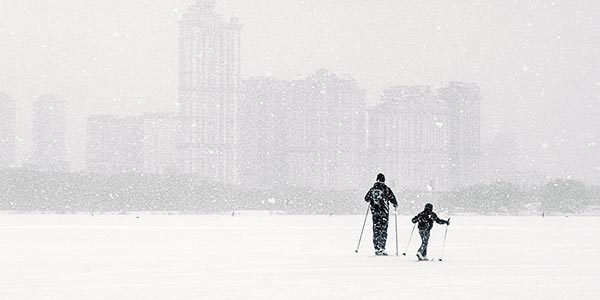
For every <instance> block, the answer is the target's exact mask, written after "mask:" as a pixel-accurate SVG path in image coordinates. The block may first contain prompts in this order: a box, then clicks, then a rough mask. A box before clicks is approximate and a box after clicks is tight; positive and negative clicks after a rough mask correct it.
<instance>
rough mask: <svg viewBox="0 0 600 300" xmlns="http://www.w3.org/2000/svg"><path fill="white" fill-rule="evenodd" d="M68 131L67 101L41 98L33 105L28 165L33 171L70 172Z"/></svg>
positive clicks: (46, 97) (44, 96) (53, 97)
mask: <svg viewBox="0 0 600 300" xmlns="http://www.w3.org/2000/svg"><path fill="white" fill-rule="evenodd" d="M65 127H66V105H65V101H64V100H63V99H60V98H59V97H57V96H55V95H42V96H40V97H39V98H38V99H37V100H36V101H35V102H34V104H33V156H32V157H31V159H30V160H29V162H28V165H29V166H30V167H31V168H33V169H36V170H40V171H48V172H68V171H69V169H70V167H69V162H68V160H67V149H66V142H65V139H66V138H65Z"/></svg>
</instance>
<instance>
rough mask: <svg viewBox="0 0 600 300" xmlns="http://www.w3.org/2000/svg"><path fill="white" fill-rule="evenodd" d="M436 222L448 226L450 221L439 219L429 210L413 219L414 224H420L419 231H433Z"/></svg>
mask: <svg viewBox="0 0 600 300" xmlns="http://www.w3.org/2000/svg"><path fill="white" fill-rule="evenodd" d="M434 221H435V222H436V223H438V224H448V221H446V220H442V219H440V218H438V216H437V214H436V213H434V212H433V211H431V210H428V209H426V210H424V211H422V212H420V213H419V214H418V215H416V216H415V217H414V218H412V222H413V223H417V222H419V225H418V227H419V230H431V228H433V222H434Z"/></svg>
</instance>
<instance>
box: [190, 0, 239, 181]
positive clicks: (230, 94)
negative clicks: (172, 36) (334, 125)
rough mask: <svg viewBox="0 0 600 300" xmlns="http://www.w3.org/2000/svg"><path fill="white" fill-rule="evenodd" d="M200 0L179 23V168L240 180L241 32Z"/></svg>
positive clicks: (211, 0) (211, 1)
mask: <svg viewBox="0 0 600 300" xmlns="http://www.w3.org/2000/svg"><path fill="white" fill-rule="evenodd" d="M214 6H215V0H198V1H196V4H195V5H193V6H191V7H190V9H189V11H188V12H187V13H186V14H185V15H183V17H182V18H181V21H180V22H179V117H180V120H181V129H182V130H181V133H182V134H181V140H180V142H179V155H178V167H179V169H180V171H182V172H184V173H192V174H194V175H196V176H199V177H202V178H205V179H208V180H213V181H218V182H226V183H238V182H239V174H238V173H239V123H238V114H239V112H238V110H239V106H238V105H239V96H240V95H239V93H240V83H241V82H240V31H241V25H240V24H239V23H238V21H237V19H235V18H234V19H231V20H230V21H229V22H225V21H223V20H222V18H221V16H220V15H218V14H216V13H215V9H214Z"/></svg>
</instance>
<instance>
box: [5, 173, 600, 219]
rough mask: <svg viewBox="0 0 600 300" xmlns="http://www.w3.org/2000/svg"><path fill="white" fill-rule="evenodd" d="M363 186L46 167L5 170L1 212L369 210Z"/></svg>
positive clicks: (418, 201) (415, 203)
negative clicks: (242, 182) (227, 181)
mask: <svg viewBox="0 0 600 300" xmlns="http://www.w3.org/2000/svg"><path fill="white" fill-rule="evenodd" d="M369 187H370V186H365V187H364V189H365V190H364V191H362V190H361V191H358V190H357V191H339V190H333V189H332V190H316V189H308V188H298V187H289V186H287V187H286V186H274V187H273V188H272V189H267V190H256V189H250V188H245V187H242V186H237V185H224V184H217V183H212V182H206V181H203V180H200V179H197V178H194V177H191V176H189V175H181V174H169V175H160V176H158V175H143V174H119V175H104V174H74V173H44V172H37V171H30V170H23V169H10V170H2V171H0V210H2V211H17V212H64V213H69V212H134V211H169V212H172V211H178V212H183V213H200V214H214V213H223V212H229V211H238V210H272V211H282V212H285V213H288V214H362V213H364V212H365V209H366V207H367V206H366V203H365V202H364V201H363V197H364V194H365V193H366V190H367V189H368V188H369ZM395 193H396V196H397V197H398V200H399V202H400V207H399V212H400V213H402V214H411V213H415V212H416V211H418V210H419V209H422V205H423V204H424V203H426V202H433V203H435V204H436V209H441V210H446V211H448V212H450V213H458V212H475V213H501V214H504V213H510V214H512V213H520V212H530V213H538V212H539V213H541V212H568V213H579V212H583V211H584V210H585V209H586V208H587V207H589V206H590V205H598V204H599V203H598V199H600V188H598V187H589V186H586V185H585V184H583V183H581V182H578V181H572V180H555V181H552V182H549V183H548V184H546V185H545V186H542V187H529V188H524V187H519V186H516V185H513V184H510V183H503V182H498V183H493V184H487V185H476V186H472V187H469V188H466V189H461V190H457V191H454V192H449V193H419V192H410V191H395Z"/></svg>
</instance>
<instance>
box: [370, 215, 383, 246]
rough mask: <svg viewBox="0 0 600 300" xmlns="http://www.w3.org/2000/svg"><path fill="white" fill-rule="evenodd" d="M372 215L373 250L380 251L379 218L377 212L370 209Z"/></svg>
mask: <svg viewBox="0 0 600 300" xmlns="http://www.w3.org/2000/svg"><path fill="white" fill-rule="evenodd" d="M371 214H372V215H373V247H374V248H375V252H379V251H380V247H379V236H380V235H381V228H380V222H381V218H380V217H379V214H378V213H377V212H374V211H372V212H371Z"/></svg>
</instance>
